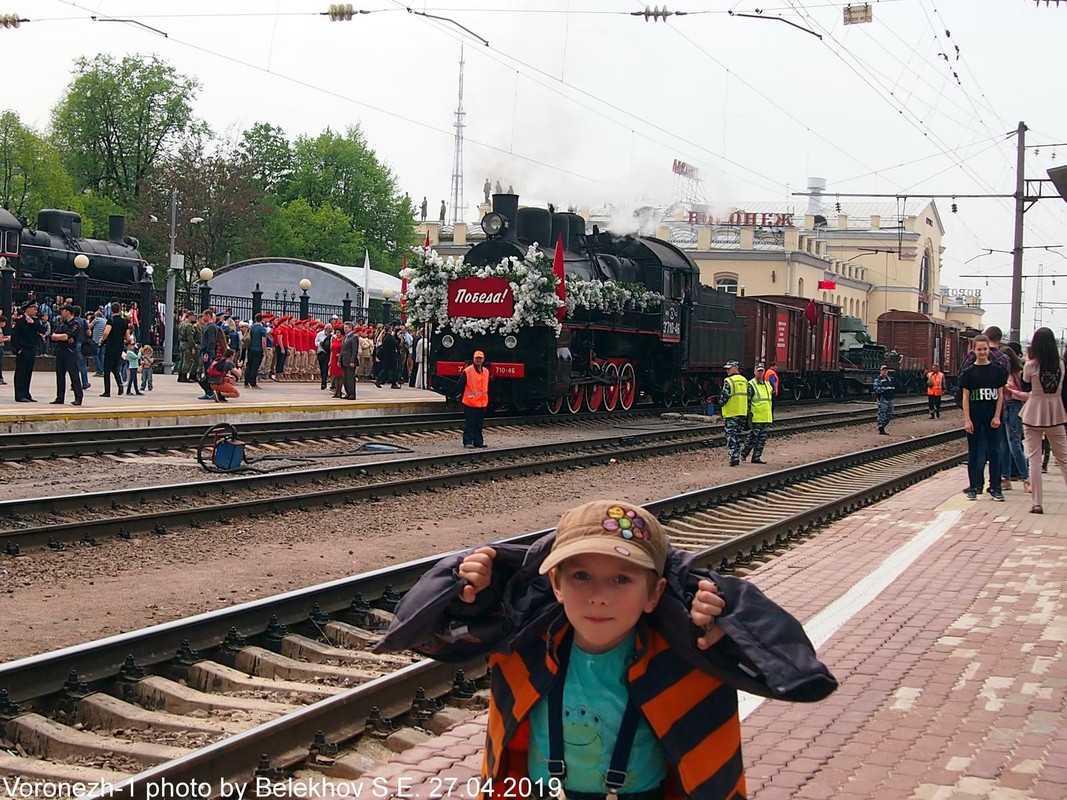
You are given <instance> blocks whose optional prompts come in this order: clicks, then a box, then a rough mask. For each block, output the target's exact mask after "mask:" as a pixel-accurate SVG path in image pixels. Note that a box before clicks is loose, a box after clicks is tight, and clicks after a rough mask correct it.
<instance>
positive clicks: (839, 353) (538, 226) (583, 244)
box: [428, 194, 966, 413]
mask: <svg viewBox="0 0 1067 800" xmlns="http://www.w3.org/2000/svg"><path fill="white" fill-rule="evenodd" d="M518 200H519V199H518V196H516V195H511V194H497V195H494V196H493V211H492V212H491V213H490V214H488V215H487V216H486V217H485V219H484V220H483V221H482V227H483V230H484V231H485V233H486V239H485V241H484V242H481V243H479V244H476V245H474V246H473V247H471V249H470V250H469V251H468V253H467V254H466V255H465V256H464V259H463V261H464V264H465V265H468V266H471V267H489V266H492V265H495V264H498V263H500V262H501V260H502V259H505V258H511V257H514V258H516V259H520V260H521V259H522V258H523V256H524V254H525V253H526V251H527V248H528V247H529V246H530V245H531V244H532V243H534V242H539V243H547V242H556V241H557V240H558V239H562V242H563V244H564V254H563V255H564V274H565V275H566V279H567V280H568V281H569V280H573V279H574V278H578V279H580V280H586V281H588V280H594V281H602V282H607V281H613V282H625V283H630V284H639V285H640V286H643V287H645V289H647V290H648V291H650V292H655V293H656V295H657V296H659V297H660V299H659V301H658V303H656V304H655V305H654V306H653V307H651V308H649V307H645V308H643V309H640V310H638V309H630V310H626V311H624V312H622V313H613V314H607V313H603V312H597V311H591V310H587V309H584V308H582V307H581V306H579V307H577V308H575V309H574V310H573V311H572V312H571V313H570V314H569V315H568V316H567V317H566V318H565V319H563V321H562V326H561V331H560V334H559V336H558V337H557V336H556V335H555V331H554V330H553V329H552V328H551V327H549V326H547V325H525V326H522V327H521V328H519V329H518V330H517V331H514V332H512V333H509V334H506V335H504V334H501V333H474V334H473V335H470V336H466V337H464V336H460V335H459V334H458V333H457V332H456V331H454V330H452V328H450V326H449V324H448V323H447V322H445V323H444V324H443V325H439V326H436V327H435V329H434V330H433V331H432V333H431V336H430V348H429V358H428V362H429V363H428V367H429V371H430V375H431V376H432V378H431V383H432V387H433V389H434V390H435V391H437V392H438V393H440V394H443V395H445V396H454V395H455V394H456V393H457V389H458V384H459V381H460V379H461V374H462V371H463V369H464V367H465V366H466V364H467V363H468V360H469V359H470V357H471V354H472V353H473V352H474V351H475V350H481V351H483V352H484V353H485V357H486V366H487V367H488V368H489V369H490V374H491V376H492V377H493V380H491V381H490V383H489V399H490V403H491V404H492V405H507V406H510V407H513V408H518V409H524V410H530V411H532V410H537V409H544V408H546V407H547V409H548V411H549V412H550V413H560V412H561V411H562V410H563V409H564V408H566V409H567V410H568V411H570V412H571V413H577V412H578V411H580V410H582V409H585V410H588V411H599V410H607V411H613V410H615V409H616V408H619V409H624V410H625V409H629V408H630V407H631V406H632V405H633V403H634V402H635V400H636V399H637V398H638V397H639V396H640V395H642V394H643V395H647V396H649V397H650V398H651V399H652V400H653V401H654V402H657V403H662V404H664V405H668V406H669V405H672V404H673V403H676V402H677V403H680V404H682V405H688V404H690V403H700V402H703V400H704V399H705V398H707V397H709V396H713V395H717V394H718V391H719V387H720V386H721V383H722V379H723V377H724V375H725V364H726V362H728V361H731V360H735V359H736V360H738V361H740V362H741V363H742V365H743V366H744V367H745V369H746V370H751V368H752V367H753V366H754V365H755V364H756V363H757V362H764V363H767V364H776V365H777V367H776V370H777V372H778V375H779V378H780V380H781V387H780V393H781V394H782V395H784V396H788V397H792V398H795V399H798V400H799V399H802V398H823V397H826V398H830V397H835V398H837V397H844V396H847V395H850V394H852V395H859V394H868V393H869V391H870V387H871V384H872V382H873V380H874V378H875V377H876V376H877V374H878V368H879V367H880V366H881V364H882V363H884V362H889V363H890V364H891V366H893V367H894V369H896V370H898V372H897V375H898V376H899V379H900V381H901V384H902V386H904V387H905V388H907V389H911V390H921V389H922V388H923V387H924V386H925V377H924V370H925V367H926V365H928V364H930V363H933V362H934V361H938V362H939V363H941V364H942V367H943V369H944V371H945V373H946V374H947V375H948V377H949V380H948V387H949V388H950V387H951V385H952V377H953V376H954V375H955V372H956V369H955V368H956V362H957V361H958V360H959V359H960V358H961V357H962V354H961V353H960V350H961V346H965V345H966V339H963V338H961V334H960V332H959V331H958V326H957V325H956V324H955V323H949V322H946V321H944V320H935V319H933V318H931V317H929V316H927V315H924V314H916V313H912V312H890V313H888V314H884V315H882V317H883V318H884V319H883V318H880V320H879V338H882V335H881V334H882V333H883V330H882V328H883V327H884V328H885V331H884V333H885V334H886V337H885V339H884V340H883V341H885V342H886V344H885V345H880V344H877V343H876V342H874V340H873V339H872V338H871V337H870V336H869V335H868V334H867V332H866V327H865V326H864V324H863V322H862V321H861V320H858V319H856V318H842V316H841V313H840V311H841V310H840V308H839V307H838V306H836V305H833V304H831V303H825V302H820V301H814V300H808V299H806V298H799V297H790V296H773V297H736V296H735V295H733V294H729V293H727V292H723V291H719V290H717V289H713V288H710V287H707V286H704V285H702V284H701V283H700V273H699V268H698V267H697V266H696V264H695V263H694V262H693V261H692V260H691V259H690V258H689V256H688V255H686V253H684V252H683V251H681V250H680V249H678V248H677V247H675V246H674V245H672V244H670V243H669V242H666V241H663V240H661V239H657V238H654V237H651V236H617V235H614V234H611V233H608V232H604V231H600V230H599V229H598V228H597V226H595V225H594V226H593V229H592V233H591V234H586V232H585V231H586V223H585V220H584V219H583V218H582V217H581V216H579V215H577V214H571V213H566V214H564V213H555V212H553V211H551V210H546V209H540V208H521V209H520V208H519V207H518ZM504 285H505V286H506V285H507V284H506V282H505V284H504ZM564 287H565V288H566V281H565V282H564ZM447 291H448V295H449V296H448V302H449V309H450V314H449V315H450V316H453V317H454V316H464V317H479V316H481V317H492V316H498V315H499V313H500V312H499V309H496V310H492V309H487V310H486V311H485V312H484V313H483V312H481V311H480V310H479V308H478V307H477V304H471V303H461V304H459V305H457V306H456V308H453V304H454V303H456V302H457V301H459V300H461V299H462V298H461V297H460V296H459V293H461V292H462V293H465V294H464V295H463V296H464V297H484V298H498V296H499V295H501V292H504V294H506V293H507V291H510V289H508V290H504V289H502V288H501V282H500V280H499V279H493V278H485V279H482V278H477V277H475V278H470V277H468V278H464V279H462V280H457V281H450V282H449V285H448V290H447ZM505 299H506V298H505ZM812 305H814V309H812V308H811V306H812ZM460 308H461V309H462V310H461V311H460V310H458V309H460ZM812 310H814V312H815V313H814V315H813V314H812ZM813 317H814V319H813ZM842 325H844V331H843V330H842ZM923 337H925V339H924V338H923ZM894 338H900V339H901V340H902V342H904V344H903V345H902V346H901V347H900V348H899V349H897V348H894V346H893V342H892V340H893V339H894ZM963 353H966V350H965V349H964V350H963Z"/></svg>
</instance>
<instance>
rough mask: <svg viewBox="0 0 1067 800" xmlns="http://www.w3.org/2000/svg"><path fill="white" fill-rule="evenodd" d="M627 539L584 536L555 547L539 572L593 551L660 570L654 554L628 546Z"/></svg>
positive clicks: (593, 552) (596, 553)
mask: <svg viewBox="0 0 1067 800" xmlns="http://www.w3.org/2000/svg"><path fill="white" fill-rule="evenodd" d="M627 544H628V543H627V541H626V540H625V539H623V538H622V537H621V536H620V537H614V536H612V537H607V536H583V537H582V538H581V539H578V540H576V541H573V542H569V543H568V544H565V545H562V546H561V547H553V548H552V552H551V553H549V554H548V557H547V558H546V559H545V560H544V561H543V562H542V563H541V566H540V568H539V569H538V572H540V573H541V574H542V575H544V574H545V573H546V572H548V571H549V570H550V569H552V568H553V567H555V566H558V565H559V564H560V563H561V562H563V561H565V560H566V559H568V558H571V557H572V556H579V555H585V554H587V553H592V554H595V555H602V556H612V557H613V558H617V559H619V560H621V561H629V562H630V563H631V564H637V565H638V566H641V567H644V568H645V569H651V570H654V571H656V572H657V573H658V572H659V568H658V567H657V566H656V564H655V562H654V561H653V560H652V556H650V555H649V554H648V553H646V552H645V551H644V549H642V548H640V547H638V546H636V545H631V546H629V547H627ZM618 548H625V549H626V550H628V551H629V555H623V554H622V553H620V552H619V550H618Z"/></svg>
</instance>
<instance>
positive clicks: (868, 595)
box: [738, 511, 963, 719]
mask: <svg viewBox="0 0 1067 800" xmlns="http://www.w3.org/2000/svg"><path fill="white" fill-rule="evenodd" d="M962 516H963V512H962V511H942V512H940V513H939V514H938V515H937V517H936V518H935V519H934V520H933V521H932V522H931V523H930V524H929V525H927V526H926V527H925V528H923V529H922V530H921V531H919V533H917V534H915V536H913V537H912V538H911V539H909V540H908V541H907V542H905V543H904V544H902V545H901V546H900V547H898V548H897V549H896V550H894V551H893V552H892V553H890V554H889V555H888V556H887V557H886V559H885V561H883V562H882V563H881V564H879V565H878V567H876V568H875V569H874V571H872V572H870V573H869V574H868V575H866V576H864V577H863V578H861V579H860V580H859V582H858V583H856V585H855V586H853V587H852V588H851V589H849V590H848V591H847V592H845V593H844V594H843V595H842V596H841V597H839V598H837V600H834V602H832V603H830V605H828V606H827V607H826V608H824V609H823V610H822V611H820V612H819V613H818V614H816V615H815V616H814V617H812V618H811V619H810V620H809V621H808V623H807V624H806V625H805V626H804V630H805V631H806V632H807V634H808V638H810V639H811V643H812V644H813V645H815V649H816V650H818V649H819V648H820V647H822V646H823V645H824V644H826V642H827V641H829V639H830V637H831V636H833V635H834V634H835V633H837V631H838V630H840V629H841V627H842V626H843V625H844V624H845V623H846V622H848V621H849V620H850V619H852V618H853V617H854V616H856V615H857V614H858V613H859V612H861V611H862V610H863V609H864V608H866V607H867V606H868V605H869V604H870V603H871V601H873V600H874V599H875V598H876V597H878V595H879V594H881V593H882V592H883V591H885V589H886V588H888V587H889V586H890V585H891V584H892V583H893V581H895V580H896V579H897V578H899V577H900V576H901V575H902V574H903V573H904V571H905V570H906V569H907V568H908V567H910V566H911V565H912V564H913V563H915V561H916V559H918V558H919V556H921V555H922V554H923V553H925V552H926V551H927V550H929V549H930V547H931V546H932V545H933V544H934V543H935V542H937V540H938V539H940V538H941V537H942V536H944V535H945V534H946V533H947V532H948V531H949V530H950V529H951V528H952V526H953V525H955V524H956V523H957V522H958V521H959V519H960V517H962ZM738 694H739V697H738V710H739V713H740V715H741V719H744V718H745V717H747V716H748V715H749V714H751V713H752V712H753V711H755V710H756V709H757V708H759V707H760V704H761V703H762V702H763V701H764V699H765V698H762V697H757V696H756V695H753V694H748V693H747V692H739V693H738Z"/></svg>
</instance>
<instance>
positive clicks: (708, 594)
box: [689, 578, 726, 650]
mask: <svg viewBox="0 0 1067 800" xmlns="http://www.w3.org/2000/svg"><path fill="white" fill-rule="evenodd" d="M724 608H726V601H725V600H723V599H722V598H721V597H720V596H719V590H718V589H717V588H715V584H714V583H712V582H711V581H709V580H707V579H706V578H705V579H702V580H701V581H700V583H698V584H697V593H696V595H694V597H693V608H692V610H691V611H690V612H689V616H690V618H691V619H692V620H693V624H694V625H696V626H697V627H698V628H700V629H701V630H703V631H704V634H703V635H702V636H700V638H698V639H697V647H699V648H700V649H701V650H707V649H708V648H709V647H711V646H712V645H713V644H715V643H716V642H717V641H719V639H721V638H722V637H723V636H725V635H726V632H725V631H723V629H722V628H720V627H719V626H718V625H716V624H715V618H716V617H717V616H719V615H720V614H721V613H722V612H723V609H724Z"/></svg>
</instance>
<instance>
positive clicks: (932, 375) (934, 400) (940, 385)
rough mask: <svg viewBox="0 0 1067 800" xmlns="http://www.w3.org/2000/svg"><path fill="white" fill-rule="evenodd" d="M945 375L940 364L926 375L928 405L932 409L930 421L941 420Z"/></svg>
mask: <svg viewBox="0 0 1067 800" xmlns="http://www.w3.org/2000/svg"><path fill="white" fill-rule="evenodd" d="M944 386H945V373H943V372H942V371H941V365H940V364H934V365H933V366H932V367H931V368H930V371H929V372H927V373H926V404H927V405H928V406H929V408H930V419H934V417H935V416H936V417H937V419H941V395H943V394H944V393H945V389H944Z"/></svg>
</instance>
